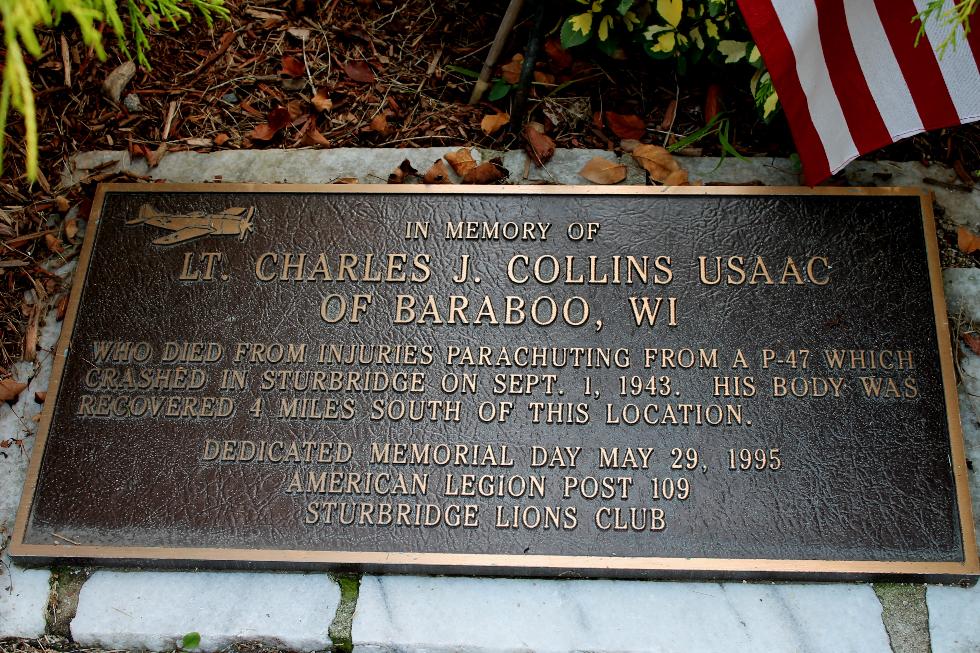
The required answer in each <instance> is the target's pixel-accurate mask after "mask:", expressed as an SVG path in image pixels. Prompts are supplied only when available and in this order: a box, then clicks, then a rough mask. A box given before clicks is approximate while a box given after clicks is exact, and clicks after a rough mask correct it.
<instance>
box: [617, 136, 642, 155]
mask: <svg viewBox="0 0 980 653" xmlns="http://www.w3.org/2000/svg"><path fill="white" fill-rule="evenodd" d="M641 145H643V143H641V142H640V141H638V140H636V139H635V138H624V139H623V140H621V141H619V147H620V149H622V150H623V151H624V152H632V151H633V150H635V149H636V148H638V147H639V146H641Z"/></svg>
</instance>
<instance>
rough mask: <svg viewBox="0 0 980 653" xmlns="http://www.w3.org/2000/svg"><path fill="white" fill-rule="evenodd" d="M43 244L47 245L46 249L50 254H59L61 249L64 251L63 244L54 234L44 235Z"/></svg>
mask: <svg viewBox="0 0 980 653" xmlns="http://www.w3.org/2000/svg"><path fill="white" fill-rule="evenodd" d="M44 246H45V247H47V248H48V251H49V252H51V253H52V254H61V253H62V252H63V251H65V246H64V245H62V244H61V241H60V240H58V237H57V236H55V235H54V234H45V235H44Z"/></svg>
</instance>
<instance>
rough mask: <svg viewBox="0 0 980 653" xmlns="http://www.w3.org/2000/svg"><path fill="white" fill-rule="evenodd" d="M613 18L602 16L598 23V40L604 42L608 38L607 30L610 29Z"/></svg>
mask: <svg viewBox="0 0 980 653" xmlns="http://www.w3.org/2000/svg"><path fill="white" fill-rule="evenodd" d="M612 24H613V17H612V16H603V17H602V20H600V21H599V31H598V33H599V40H600V41H605V40H606V39H608V38H609V29H610V28H611V27H612Z"/></svg>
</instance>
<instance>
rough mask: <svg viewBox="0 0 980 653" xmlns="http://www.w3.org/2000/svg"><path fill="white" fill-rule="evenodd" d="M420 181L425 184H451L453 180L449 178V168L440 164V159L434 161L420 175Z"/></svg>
mask: <svg viewBox="0 0 980 653" xmlns="http://www.w3.org/2000/svg"><path fill="white" fill-rule="evenodd" d="M422 181H424V182H425V183H427V184H451V183H453V180H452V179H450V177H449V168H447V167H446V164H445V163H443V162H442V159H436V162H435V163H433V164H432V167H431V168H429V169H428V170H426V171H425V174H424V175H422Z"/></svg>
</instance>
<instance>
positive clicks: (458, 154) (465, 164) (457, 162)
mask: <svg viewBox="0 0 980 653" xmlns="http://www.w3.org/2000/svg"><path fill="white" fill-rule="evenodd" d="M443 158H444V159H446V161H448V162H449V165H451V166H452V168H453V170H454V171H455V172H456V174H457V175H459V176H460V177H462V176H464V175H465V174H466V173H467V172H469V171H470V170H472V169H473V168H475V167H476V161H475V160H474V159H473V155H472V154H470V149H469V148H468V147H461V148H459V149H458V150H456V151H455V152H449V153H448V154H445V155H443Z"/></svg>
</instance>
